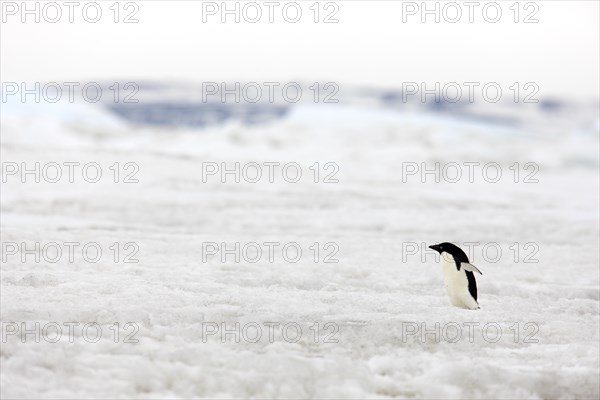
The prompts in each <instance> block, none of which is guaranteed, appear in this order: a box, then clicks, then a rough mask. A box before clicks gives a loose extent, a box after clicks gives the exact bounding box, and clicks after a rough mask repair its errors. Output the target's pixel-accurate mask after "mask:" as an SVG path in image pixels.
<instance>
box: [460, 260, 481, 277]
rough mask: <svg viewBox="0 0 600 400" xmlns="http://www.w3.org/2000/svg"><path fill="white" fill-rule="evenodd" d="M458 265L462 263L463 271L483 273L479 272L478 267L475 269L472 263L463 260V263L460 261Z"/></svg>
mask: <svg viewBox="0 0 600 400" xmlns="http://www.w3.org/2000/svg"><path fill="white" fill-rule="evenodd" d="M460 265H462V267H463V268H464V269H465V271H471V272H477V273H478V274H479V275H483V274H482V273H481V271H480V270H479V269H477V267H476V266H474V265H473V264H469V263H466V262H463V263H460Z"/></svg>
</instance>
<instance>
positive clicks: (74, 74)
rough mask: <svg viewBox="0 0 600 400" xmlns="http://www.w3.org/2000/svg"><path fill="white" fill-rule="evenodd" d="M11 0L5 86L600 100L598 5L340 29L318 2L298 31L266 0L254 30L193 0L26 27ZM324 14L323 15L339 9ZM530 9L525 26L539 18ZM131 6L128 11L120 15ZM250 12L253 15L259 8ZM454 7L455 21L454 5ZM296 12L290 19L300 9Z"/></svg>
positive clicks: (2, 43) (391, 10) (357, 12)
mask: <svg viewBox="0 0 600 400" xmlns="http://www.w3.org/2000/svg"><path fill="white" fill-rule="evenodd" d="M2 3H3V5H2V9H3V10H4V11H5V12H4V13H3V18H5V19H6V22H3V23H2V28H1V39H0V49H1V59H2V61H1V63H2V65H1V68H2V71H1V73H2V80H3V81H37V80H40V81H57V82H61V81H92V80H104V79H111V80H112V79H114V80H125V79H127V80H135V79H138V80H141V79H153V80H165V79H178V80H194V81H198V82H203V81H222V80H228V81H232V80H245V81H257V82H264V81H290V80H307V81H313V80H314V81H336V82H338V83H340V85H343V84H360V85H367V86H378V87H394V86H395V87H399V86H401V84H402V82H407V81H414V82H422V81H428V82H435V81H439V82H442V83H444V82H452V81H456V82H464V81H477V82H488V81H497V82H500V83H506V85H507V86H509V83H510V82H529V81H533V82H536V83H538V85H539V86H540V97H542V96H545V95H563V96H564V95H566V96H569V97H577V98H597V97H598V87H599V85H600V82H599V77H598V74H599V72H598V71H599V69H598V68H599V64H598V59H599V48H600V43H599V23H598V19H599V7H598V2H597V1H538V2H535V4H536V5H537V6H538V8H539V10H537V12H536V13H535V15H534V16H533V18H536V19H538V20H539V22H538V23H531V24H526V23H523V22H520V23H514V21H513V18H514V12H513V11H512V10H510V9H509V7H510V6H511V5H512V4H513V3H514V2H513V1H508V2H506V1H505V2H502V1H501V2H498V3H500V5H501V9H502V11H503V15H502V17H501V19H500V21H499V22H498V23H495V24H493V23H489V22H486V21H485V20H484V18H483V15H482V6H483V5H484V4H485V3H486V2H481V6H479V7H478V8H476V9H475V12H474V14H473V15H474V19H475V22H474V23H469V22H468V15H467V13H468V11H469V10H468V8H467V7H465V6H461V11H462V12H463V15H462V18H461V20H460V21H459V22H457V23H455V24H452V23H448V22H444V21H441V22H440V23H435V22H434V21H433V16H429V17H428V18H429V19H428V22H426V23H421V22H420V14H418V13H417V14H416V15H413V16H406V17H407V18H408V19H407V22H403V7H407V5H406V3H407V2H404V3H405V4H404V5H403V4H402V2H392V1H369V2H366V1H338V2H336V4H337V6H338V8H339V10H338V11H337V12H336V13H335V16H334V18H337V19H338V20H339V22H338V23H331V24H325V23H322V22H321V23H314V22H313V18H314V13H313V11H312V10H311V9H309V7H310V6H311V5H312V4H313V3H314V1H308V2H299V3H301V8H302V11H303V15H302V17H301V19H300V22H298V23H295V24H292V23H289V22H286V21H285V20H284V19H283V17H282V6H283V5H284V4H285V3H286V2H281V5H280V6H279V7H278V8H275V12H274V18H275V22H274V23H269V22H268V15H267V13H268V10H269V9H268V7H266V6H264V5H263V3H264V2H263V1H259V2H257V3H258V4H259V5H261V10H262V12H263V16H262V19H261V21H259V22H258V23H255V24H252V23H249V22H245V21H243V20H242V21H241V22H240V23H235V22H234V21H233V16H229V17H228V18H229V20H228V22H226V23H221V22H220V14H219V13H217V14H216V15H212V16H207V18H208V20H207V22H206V23H204V22H203V12H202V10H203V4H202V2H192V1H184V2H177V1H169V2H166V1H138V2H137V5H138V6H139V10H138V11H137V13H136V14H135V18H137V19H138V20H139V22H138V23H133V24H124V23H117V24H115V23H114V22H113V20H112V19H113V11H112V10H110V9H109V7H110V6H111V5H112V4H113V3H114V2H113V1H108V2H99V3H101V8H102V11H103V15H102V18H101V19H100V21H99V22H98V23H95V24H92V23H88V22H86V21H85V20H84V19H83V17H82V11H81V7H79V8H76V9H75V13H74V18H75V22H74V23H69V22H68V15H67V14H66V13H67V11H68V9H67V8H66V7H62V10H63V16H62V18H61V20H60V21H59V22H57V23H54V24H51V23H47V22H40V23H35V22H34V21H33V16H29V17H28V18H29V22H27V23H21V21H20V17H21V14H20V11H21V10H18V13H17V14H16V15H8V13H7V12H6V11H7V10H8V11H11V9H10V6H8V7H9V8H6V7H7V5H6V3H12V2H6V1H4V2H2ZM58 3H59V4H62V3H63V2H58ZM204 3H207V2H204ZM229 3H230V4H231V3H232V2H229ZM457 3H458V4H459V5H462V4H463V3H464V2H463V1H459V2H457ZM13 4H16V5H17V6H18V7H20V5H21V2H20V1H18V2H15V3H13ZM27 4H29V5H30V7H33V6H34V2H28V3H27ZM81 4H82V5H83V4H85V2H81ZM122 4H123V3H122ZM215 4H217V6H220V4H221V2H220V1H219V2H217V3H215ZM243 4H244V3H243V2H242V3H241V5H243ZM415 4H417V6H420V4H421V2H418V3H415ZM429 4H430V5H431V7H433V4H432V3H431V2H430V3H429ZM443 4H444V3H443V2H442V3H441V5H443ZM204 7H207V5H206V4H205V5H204ZM231 7H233V5H232V4H231ZM323 7H324V3H321V12H320V15H319V18H320V19H321V20H322V19H323V18H325V16H326V15H327V14H329V13H330V12H332V11H335V8H334V7H333V6H330V7H329V8H328V9H327V10H325V9H323ZM523 7H524V3H521V7H520V8H521V10H520V14H519V18H520V20H522V19H524V18H525V17H526V16H527V15H528V14H530V13H531V12H533V11H535V8H534V7H533V6H530V7H529V8H528V9H523ZM48 11H49V12H50V11H52V10H50V9H48ZM88 11H89V10H88ZM131 11H134V9H133V8H132V7H130V8H129V9H127V10H123V9H121V13H120V15H119V18H120V19H121V20H122V19H123V18H124V17H125V15H127V14H129V13H130V12H131ZM247 11H248V12H251V11H252V14H249V16H250V17H253V16H254V10H252V9H247ZM447 11H448V13H450V12H452V14H448V15H449V16H450V17H454V10H452V9H450V8H448V9H447ZM488 11H489V16H492V17H493V15H494V13H493V12H492V11H493V10H488ZM11 12H12V11H11ZM288 12H289V15H290V16H292V17H293V14H294V13H293V9H288ZM53 15H54V11H52V14H51V16H53ZM89 15H93V12H92V11H89Z"/></svg>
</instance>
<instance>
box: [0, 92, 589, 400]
mask: <svg viewBox="0 0 600 400" xmlns="http://www.w3.org/2000/svg"><path fill="white" fill-rule="evenodd" d="M2 106H3V108H2V121H1V122H2V125H1V130H2V138H1V145H2V148H1V155H2V162H3V179H5V181H3V182H2V190H1V200H2V205H1V212H2V220H1V230H2V246H3V247H2V257H3V260H2V270H1V272H2V275H1V289H2V292H1V320H2V335H3V337H2V348H1V353H0V360H1V363H2V372H1V383H2V393H1V394H2V398H61V399H62V398H132V397H135V398H163V397H168V398H190V397H195V398H199V397H209V398H248V397H252V398H507V399H508V398H511V399H513V398H590V399H592V398H598V397H599V396H600V393H599V378H598V376H599V374H600V360H599V357H600V356H599V354H600V349H599V342H600V332H599V318H600V313H599V312H600V309H599V305H600V303H599V301H600V298H599V282H600V281H599V279H600V278H599V272H600V271H599V265H600V260H599V257H600V255H599V235H600V233H599V209H598V204H599V187H598V185H599V177H600V176H599V158H598V157H599V155H598V146H599V138H598V120H597V109H596V108H595V107H597V105H596V106H595V107H591V108H589V109H588V108H585V107H583V106H581V107H583V108H581V107H579V108H575V109H577V110H579V109H583V110H584V111H585V110H588V113H587V114H586V112H583V117H581V118H579V117H578V118H571V117H572V116H573V115H575V114H574V113H573V112H571V111H569V110H567V111H566V112H563V113H562V114H561V113H560V112H554V111H553V112H547V113H545V114H544V112H543V111H539V110H531V111H527V110H526V111H525V112H524V113H523V112H522V110H520V111H519V112H520V113H521V114H519V115H521V116H523V115H524V116H525V117H523V118H521V119H520V121H525V122H524V123H519V124H517V125H506V126H504V125H498V124H493V123H486V122H485V121H482V120H477V119H469V118H455V117H453V116H452V115H448V114H444V113H435V112H433V111H431V110H427V109H419V108H416V109H414V110H411V111H410V112H399V111H398V110H395V109H393V108H389V107H387V108H386V107H379V106H377V107H375V106H367V105H360V104H345V103H344V102H343V101H342V102H341V104H339V105H310V104H299V105H297V106H294V107H291V108H290V110H289V112H287V113H286V115H285V116H282V117H281V118H277V119H274V120H272V121H270V122H268V123H266V124H257V125H251V126H249V125H245V124H243V123H240V122H239V121H236V120H235V119H233V120H230V121H226V122H225V123H224V124H215V125H210V126H207V127H204V128H202V129H197V128H192V127H185V126H183V127H176V128H172V127H164V126H163V127H161V126H153V125H129V124H128V123H127V122H125V121H123V120H121V119H119V118H118V117H117V116H116V115H115V114H114V113H111V112H109V111H107V109H105V108H102V107H101V106H99V105H82V104H55V105H51V104H42V105H31V104H29V105H23V104H17V103H14V104H10V103H9V104H3V105H2ZM590 110H591V114H590V112H589V111H590ZM527 122H529V123H527ZM36 162H39V163H40V168H43V167H44V166H47V169H46V172H47V174H48V175H47V176H46V177H50V178H51V177H54V172H53V171H54V170H52V165H54V164H49V163H58V164H59V165H62V166H63V167H62V172H63V177H62V179H60V181H59V182H57V183H50V182H48V181H47V180H46V179H43V176H42V179H40V183H36V182H35V181H34V178H35V177H34V176H33V175H31V174H29V175H26V176H25V180H26V182H25V183H23V182H21V176H22V174H21V172H22V171H20V170H19V171H18V172H16V173H15V174H13V173H12V172H10V171H12V170H10V171H9V169H10V168H12V167H13V166H14V165H15V164H10V163H16V165H17V166H18V167H19V168H22V166H23V164H22V163H25V165H26V166H27V167H28V168H32V167H33V166H34V164H35V163H36ZM65 162H79V163H81V165H84V164H86V163H90V162H95V163H97V165H99V166H100V168H101V170H102V177H101V178H100V180H99V181H98V182H97V183H89V182H86V181H85V180H84V179H83V178H82V176H81V169H80V167H77V169H75V174H74V182H73V183H71V182H69V181H68V177H67V175H66V174H67V171H68V169H67V167H65V166H64V164H63V163H65ZM115 162H118V163H119V165H118V167H114V164H115ZM236 162H239V163H240V165H241V166H247V165H252V166H254V165H255V164H248V163H253V162H254V163H258V164H259V165H262V166H263V168H262V172H263V177H262V179H261V180H260V181H259V182H258V183H250V182H246V181H244V179H243V177H242V179H241V182H240V183H236V182H234V180H233V178H232V175H228V176H226V178H227V182H226V183H222V182H221V179H220V178H219V175H209V176H205V177H204V178H206V179H204V180H205V181H206V182H203V174H202V172H203V165H204V168H205V170H206V168H212V167H213V166H214V165H215V164H206V163H217V164H216V165H217V166H219V167H220V166H221V163H226V165H227V166H228V167H231V166H233V165H235V163H236ZM265 162H280V163H281V164H282V165H283V164H285V163H291V162H295V163H297V165H299V166H300V168H301V170H302V177H301V178H300V180H299V181H298V182H297V183H289V182H287V181H286V180H285V179H283V177H282V175H281V168H279V167H277V168H276V169H275V175H274V179H273V180H274V182H273V183H270V182H269V181H268V177H267V173H268V168H267V167H265V166H264V163H265ZM315 162H318V163H319V166H318V169H319V170H320V174H319V177H318V181H319V182H318V183H315V182H314V180H315V179H314V178H315V176H314V167H313V169H311V168H310V167H311V166H313V165H314V164H315ZM464 162H479V163H480V167H477V168H475V170H474V172H475V175H474V179H473V182H472V183H471V182H469V180H468V177H467V175H466V174H467V172H468V169H467V167H466V166H465V165H464V164H463V163H464ZM492 162H495V163H498V165H500V166H501V168H502V177H501V179H500V180H499V181H498V182H497V183H490V182H488V181H486V179H484V177H483V176H482V169H481V166H483V165H484V164H486V163H492ZM515 162H518V163H519V165H518V167H514V163H515ZM127 163H134V164H127ZM203 163H204V164H203ZM326 163H335V164H328V166H327V167H325V164H326ZM403 163H416V164H410V166H409V164H403ZM422 163H426V164H425V166H426V167H427V168H429V169H432V168H434V167H435V165H436V164H435V163H440V164H439V165H440V168H442V166H444V165H446V164H447V163H458V165H460V166H462V173H463V177H462V179H460V180H459V181H458V182H457V183H451V182H448V180H444V179H441V181H440V182H439V183H437V182H435V181H434V176H433V175H431V174H430V175H425V177H424V178H425V182H424V183H423V182H422V179H421V176H420V174H416V175H406V174H405V176H403V168H404V172H405V173H406V172H407V168H412V167H414V166H415V165H417V166H418V167H419V168H421V167H422ZM526 163H534V164H531V165H530V166H529V167H527V168H525V164H526ZM9 164H10V165H9ZM126 165H127V167H126ZM209 165H210V167H209ZM403 165H404V167H403ZM111 166H113V169H111ZM136 166H137V167H136ZM336 166H337V167H339V171H337V170H336ZM511 166H513V167H512V169H511ZM536 166H537V167H539V171H537V172H535V171H536V170H535V168H536ZM115 168H116V169H118V170H119V171H120V174H119V176H118V179H117V180H118V181H119V183H115V182H114V178H115V175H114V171H115ZM136 168H137V169H136ZM252 168H253V167H248V169H247V170H246V172H247V173H248V174H249V175H247V176H250V177H254V174H255V173H254V171H255V169H252ZM515 168H516V169H517V170H519V172H520V173H519V176H518V179H517V180H518V182H517V183H515V182H514V180H515V179H514V173H515ZM138 169H139V170H138ZM9 172H10V173H9ZM332 172H336V173H335V174H334V175H333V176H330V179H337V180H339V182H338V183H332V182H331V183H327V182H324V180H326V176H327V175H328V174H330V173H332ZM446 172H448V174H450V173H451V172H452V171H450V170H449V169H448V170H446ZM532 172H535V174H534V176H533V177H531V176H530V178H531V179H537V180H538V182H537V183H535V182H528V183H525V182H524V180H525V179H526V177H527V176H528V175H529V174H530V173H532ZM130 173H133V175H132V176H129V180H131V179H137V180H139V182H137V183H133V182H131V183H124V182H123V181H124V180H127V179H128V178H127V176H128V174H130ZM489 173H490V175H486V178H489V177H490V176H491V177H492V178H493V177H494V175H495V174H493V173H492V171H491V170H490V171H489ZM90 174H91V175H93V174H92V172H90ZM289 174H290V175H286V177H288V178H289V176H292V177H293V176H294V174H293V173H292V172H289ZM452 177H454V172H452ZM88 178H89V176H88ZM442 241H452V242H454V243H457V244H459V245H461V247H463V248H466V245H465V244H466V243H468V242H477V244H476V245H472V247H473V249H474V251H473V254H472V261H473V264H475V265H477V266H478V267H479V269H481V270H482V271H483V274H484V275H483V276H481V277H479V276H478V286H479V303H480V306H481V309H480V310H478V311H469V310H462V309H458V308H455V307H452V306H451V305H450V303H449V300H448V298H447V296H446V293H445V291H444V288H443V284H442V276H441V271H440V267H439V265H438V263H437V262H436V258H435V256H434V254H433V253H431V252H429V251H427V252H426V253H424V252H425V250H426V245H429V244H433V243H438V242H442ZM36 242H38V243H40V247H43V246H45V245H47V244H48V243H51V242H55V243H58V247H59V248H61V249H62V251H63V254H62V257H61V258H60V260H58V262H54V263H53V262H50V261H53V260H52V259H53V258H54V257H55V255H56V253H55V251H56V246H55V247H52V246H50V247H47V252H46V253H44V254H42V256H41V258H40V261H39V262H36V260H35V258H34V257H35V254H27V252H24V251H23V250H24V249H23V246H22V243H25V247H27V249H31V248H34V246H35V243H36ZM71 242H78V243H80V244H79V245H78V247H76V248H75V252H74V259H73V261H72V262H71V261H70V260H69V259H68V248H67V247H66V245H64V243H71ZM236 242H239V243H240V246H241V247H243V246H244V245H245V244H247V243H258V244H260V246H261V249H262V250H263V255H262V257H261V259H260V260H258V261H257V262H255V263H253V262H249V261H248V259H252V258H254V255H255V253H254V252H253V251H254V250H255V249H256V247H249V248H248V247H247V248H248V249H249V251H248V253H247V254H245V257H244V254H242V257H241V260H240V262H236V261H235V260H234V255H231V254H229V255H227V254H225V256H226V261H225V262H221V259H220V256H221V253H217V254H216V255H214V256H210V255H207V252H208V251H209V250H214V247H206V246H207V245H206V243H217V244H218V245H219V246H220V244H221V243H227V246H228V248H229V249H232V248H234V246H235V243H236ZM265 242H279V243H280V245H279V246H278V247H277V248H276V249H275V252H274V255H273V262H270V260H269V259H268V255H267V252H268V247H266V245H264V243H265ZM315 242H317V243H318V245H317V247H318V248H319V253H318V262H315V259H314V257H315V252H316V251H315V247H313V246H314V243H315ZM86 243H97V245H95V246H99V247H100V248H101V249H102V256H101V258H100V260H99V261H98V262H96V263H94V262H90V261H88V260H86V259H85V258H84V257H83V256H82V254H81V248H82V247H83V245H84V244H86ZM114 243H117V247H118V248H119V252H118V258H117V260H115V254H116V250H115V247H114ZM286 243H297V244H298V246H300V247H301V249H302V255H301V257H300V259H299V261H297V262H290V261H289V258H293V257H294V251H293V249H292V250H290V252H289V253H288V255H289V257H288V260H286V259H285V258H284V257H283V255H282V253H281V248H282V247H283V245H284V244H286ZM515 243H516V244H515ZM11 244H13V245H14V244H16V245H17V246H18V248H17V249H16V250H15V248H14V247H10V246H11ZM203 244H204V245H203ZM126 246H128V247H126ZM484 248H485V249H487V251H489V252H488V253H485V252H484ZM498 248H500V249H501V250H502V254H501V256H500V257H499V259H497V260H496V259H495V258H496V254H495V253H494V251H495V250H496V249H498ZM133 253H134V254H133ZM87 254H88V256H89V254H92V255H91V256H89V257H92V258H93V257H94V251H93V249H92V250H90V253H87ZM127 255H131V259H130V260H139V262H137V263H127V262H124V257H125V256H127ZM328 255H330V256H331V258H329V259H328V260H330V261H333V260H339V262H337V263H335V262H324V260H325V257H326V256H328ZM22 257H25V262H22ZM203 258H205V260H204V259H203ZM494 261H495V262H494ZM536 261H537V262H536ZM36 322H37V323H39V324H40V325H39V326H40V329H39V336H40V337H39V339H38V340H37V341H36V337H35V335H34V334H33V333H29V334H24V333H23V329H22V328H23V327H25V328H27V329H30V330H33V331H35V330H36V329H35V323H36ZM70 322H75V323H79V324H80V325H78V326H74V327H73V334H72V335H69V328H68V326H69V325H64V324H65V323H67V324H68V323H70ZM23 323H24V324H25V325H22V324H23ZM128 323H131V324H130V325H127V324H128ZM85 324H97V325H88V327H90V328H89V329H88V330H87V331H86V332H83V331H82V328H83V326H84V325H85ZM115 324H118V326H119V331H120V334H119V336H118V338H116V340H115ZM236 324H239V328H238V325H236ZM315 324H316V325H315ZM57 325H58V326H59V327H62V328H61V329H62V336H61V337H60V338H58V339H57V338H56V334H55V332H56V326H57ZM72 326H73V325H72ZM97 326H100V327H101V334H102V335H101V337H100V338H99V340H98V341H97V342H95V343H91V341H93V340H92V339H94V337H95V336H96V335H95V327H97ZM257 327H258V328H259V329H260V331H259V330H258V328H257ZM284 327H285V328H284ZM44 328H45V329H44ZM225 329H227V330H228V333H226V332H225ZM498 329H500V331H498ZM259 332H260V334H258V333H259ZM298 333H300V334H301V337H298ZM457 334H460V336H457ZM70 339H71V340H70ZM132 339H133V340H132ZM115 341H116V342H115ZM131 341H137V342H136V343H130V342H131Z"/></svg>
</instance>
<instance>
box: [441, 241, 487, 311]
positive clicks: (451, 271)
mask: <svg viewBox="0 0 600 400" xmlns="http://www.w3.org/2000/svg"><path fill="white" fill-rule="evenodd" d="M429 248H430V249H433V250H435V251H437V252H438V253H440V256H441V257H440V258H441V263H442V272H443V274H444V285H446V290H447V291H448V296H449V297H450V302H451V303H452V304H453V305H455V306H456V307H461V308H468V309H470V310H476V309H478V308H479V304H478V303H477V282H476V281H475V275H474V274H473V272H477V273H478V274H480V275H482V273H481V271H479V270H478V269H477V267H475V266H474V265H473V264H471V263H469V258H468V257H467V255H466V254H465V252H464V251H462V250H461V249H460V247H458V246H456V245H454V244H452V243H448V242H444V243H440V244H434V245H432V246H429Z"/></svg>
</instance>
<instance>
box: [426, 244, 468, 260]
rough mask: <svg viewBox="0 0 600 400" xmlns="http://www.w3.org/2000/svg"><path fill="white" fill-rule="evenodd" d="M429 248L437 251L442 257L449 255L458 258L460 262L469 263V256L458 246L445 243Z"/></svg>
mask: <svg viewBox="0 0 600 400" xmlns="http://www.w3.org/2000/svg"><path fill="white" fill-rule="evenodd" d="M429 248H430V249H432V250H435V251H437V252H438V253H440V254H442V255H443V253H448V254H449V255H451V256H452V257H456V258H458V259H459V260H464V261H465V262H468V258H467V255H466V254H465V252H464V251H462V250H461V248H460V247H458V246H457V245H455V244H453V243H448V242H443V243H440V244H434V245H431V246H429Z"/></svg>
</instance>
